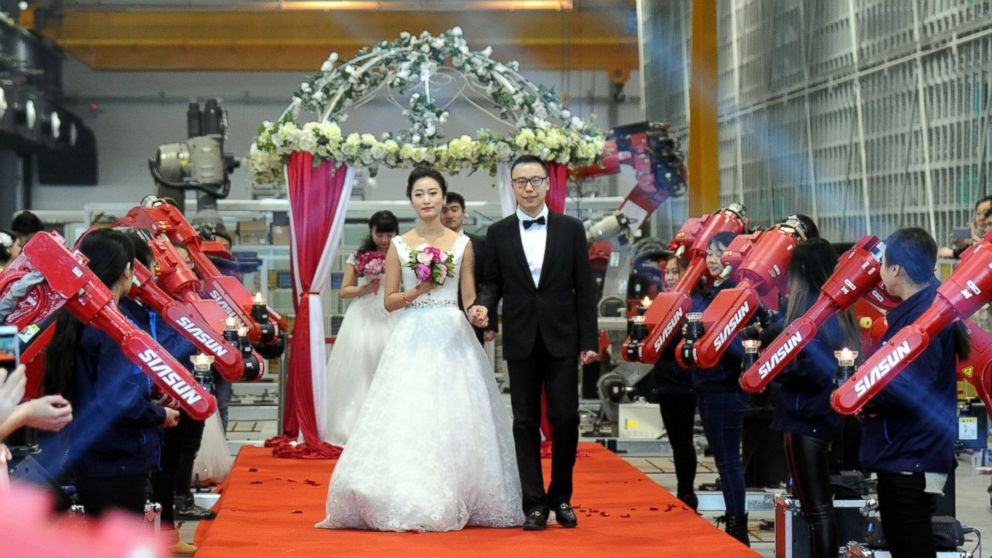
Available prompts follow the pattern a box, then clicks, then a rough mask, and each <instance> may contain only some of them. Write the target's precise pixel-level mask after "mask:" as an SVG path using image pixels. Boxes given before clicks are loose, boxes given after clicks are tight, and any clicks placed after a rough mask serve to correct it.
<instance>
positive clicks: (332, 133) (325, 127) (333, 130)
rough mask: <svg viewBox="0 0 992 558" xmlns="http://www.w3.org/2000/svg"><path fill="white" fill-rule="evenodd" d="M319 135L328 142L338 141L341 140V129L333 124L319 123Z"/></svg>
mask: <svg viewBox="0 0 992 558" xmlns="http://www.w3.org/2000/svg"><path fill="white" fill-rule="evenodd" d="M320 135H322V136H324V137H325V138H327V139H328V140H339V139H341V128H339V127H338V125H337V124H335V123H333V122H321V124H320Z"/></svg>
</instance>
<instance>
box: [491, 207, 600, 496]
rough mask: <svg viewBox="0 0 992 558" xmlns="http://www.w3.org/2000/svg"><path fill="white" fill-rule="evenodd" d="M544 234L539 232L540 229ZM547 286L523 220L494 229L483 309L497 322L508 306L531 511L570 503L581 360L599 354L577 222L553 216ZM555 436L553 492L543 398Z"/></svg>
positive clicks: (520, 450)
mask: <svg viewBox="0 0 992 558" xmlns="http://www.w3.org/2000/svg"><path fill="white" fill-rule="evenodd" d="M538 226H540V225H538ZM546 226H547V240H546V243H545V250H544V261H543V264H542V267H541V276H540V281H539V283H538V285H537V286H535V285H534V280H533V278H532V276H531V272H530V268H529V266H528V265H527V259H526V255H525V252H524V247H523V243H522V241H521V235H520V222H519V219H518V218H517V215H516V214H513V215H511V216H509V217H506V218H505V219H502V220H500V221H498V222H496V223H494V224H493V225H491V226H490V227H489V231H488V233H487V234H486V263H485V268H484V269H485V282H484V285H483V288H482V290H481V293H480V295H479V301H478V303H479V304H481V305H484V306H486V307H487V308H488V309H489V319H490V322H494V321H495V320H496V307H497V305H498V304H499V301H500V299H502V301H503V357H504V358H505V359H506V361H507V366H508V368H509V372H510V399H511V401H512V405H513V437H514V441H515V444H516V451H517V466H518V468H519V469H520V481H521V485H522V488H523V505H524V511H525V512H529V511H531V510H533V509H535V508H546V507H547V506H557V505H558V504H561V503H568V502H569V500H570V499H571V496H572V468H573V466H574V464H575V451H576V448H577V446H578V440H579V434H578V427H579V395H578V362H577V360H578V356H579V352H580V351H595V350H596V348H597V336H596V295H595V284H594V281H593V275H592V267H591V266H590V264H589V253H588V246H587V244H586V233H585V229H584V228H583V226H582V223H581V222H579V221H578V220H577V219H573V218H572V217H568V216H565V215H561V214H557V213H549V214H548V219H547V225H546ZM542 388H543V389H544V390H545V391H546V392H547V399H548V419H549V421H550V422H551V426H552V428H553V434H552V465H551V469H552V470H551V484H550V486H549V487H548V490H547V492H545V490H544V481H543V478H542V477H543V475H542V472H541V436H540V425H541V392H542Z"/></svg>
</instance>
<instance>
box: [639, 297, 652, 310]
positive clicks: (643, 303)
mask: <svg viewBox="0 0 992 558" xmlns="http://www.w3.org/2000/svg"><path fill="white" fill-rule="evenodd" d="M651 302H653V301H652V300H651V297H648V296H645V297H644V298H642V299H641V306H643V307H645V308H647V307H649V306H651Z"/></svg>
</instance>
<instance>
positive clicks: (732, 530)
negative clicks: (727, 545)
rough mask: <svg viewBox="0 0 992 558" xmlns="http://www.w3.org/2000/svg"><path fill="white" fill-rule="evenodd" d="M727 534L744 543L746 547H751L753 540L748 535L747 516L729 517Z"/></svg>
mask: <svg viewBox="0 0 992 558" xmlns="http://www.w3.org/2000/svg"><path fill="white" fill-rule="evenodd" d="M726 531H727V534H728V535H730V536H731V537H734V538H735V539H737V540H739V541H741V542H742V543H744V545H745V546H751V539H750V537H748V533H747V514H744V515H729V514H728V515H727V529H726Z"/></svg>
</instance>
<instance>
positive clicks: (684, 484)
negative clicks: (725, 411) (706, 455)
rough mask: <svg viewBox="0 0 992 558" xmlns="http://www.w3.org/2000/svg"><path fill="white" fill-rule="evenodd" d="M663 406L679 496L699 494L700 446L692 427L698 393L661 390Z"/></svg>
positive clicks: (663, 419)
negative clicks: (697, 460)
mask: <svg viewBox="0 0 992 558" xmlns="http://www.w3.org/2000/svg"><path fill="white" fill-rule="evenodd" d="M656 399H657V401H658V406H659V407H661V421H662V422H663V423H665V430H666V431H667V432H668V441H669V442H670V443H671V444H672V457H673V459H674V461H675V479H676V481H677V482H678V490H677V494H676V495H677V496H678V497H680V498H681V497H682V496H689V495H691V494H694V493H695V488H694V486H693V485H694V484H695V482H696V446H695V445H694V444H693V443H692V434H693V432H692V429H693V426H695V423H696V396H695V395H693V394H691V393H684V394H683V393H660V394H658V395H657V396H656Z"/></svg>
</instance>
